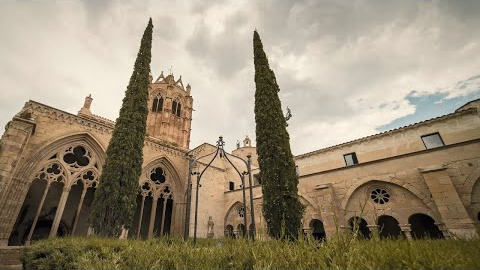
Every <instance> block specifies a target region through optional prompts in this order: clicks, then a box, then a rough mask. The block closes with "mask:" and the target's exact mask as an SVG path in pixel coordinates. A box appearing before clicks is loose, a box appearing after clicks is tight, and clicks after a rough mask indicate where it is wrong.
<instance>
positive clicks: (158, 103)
mask: <svg viewBox="0 0 480 270" xmlns="http://www.w3.org/2000/svg"><path fill="white" fill-rule="evenodd" d="M162 110H163V97H162V96H160V95H159V96H157V97H155V98H154V99H153V104H152V112H161V111H162Z"/></svg>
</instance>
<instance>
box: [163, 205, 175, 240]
mask: <svg viewBox="0 0 480 270" xmlns="http://www.w3.org/2000/svg"><path fill="white" fill-rule="evenodd" d="M172 212H173V200H172V199H167V204H166V209H165V223H164V224H163V235H167V234H170V233H171V232H170V228H171V226H172Z"/></svg>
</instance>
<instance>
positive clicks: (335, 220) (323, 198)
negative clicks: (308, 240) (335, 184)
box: [314, 183, 343, 239]
mask: <svg viewBox="0 0 480 270" xmlns="http://www.w3.org/2000/svg"><path fill="white" fill-rule="evenodd" d="M314 189H315V190H316V191H317V194H315V195H316V196H317V198H318V203H319V205H320V212H321V215H322V219H323V220H322V222H323V226H324V229H325V234H326V237H327V239H330V237H332V236H333V235H334V234H335V233H336V232H337V225H338V224H343V216H340V215H339V212H340V211H339V207H338V205H337V204H336V199H335V194H334V192H333V189H332V184H330V183H327V184H322V185H317V186H316V187H315V188H314Z"/></svg>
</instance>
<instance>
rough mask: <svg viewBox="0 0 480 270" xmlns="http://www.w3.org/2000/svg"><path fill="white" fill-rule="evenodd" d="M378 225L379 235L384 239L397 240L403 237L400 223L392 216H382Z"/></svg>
mask: <svg viewBox="0 0 480 270" xmlns="http://www.w3.org/2000/svg"><path fill="white" fill-rule="evenodd" d="M377 224H378V230H379V235H380V237H382V238H397V237H399V236H401V235H402V230H401V229H400V226H399V224H398V221H397V220H396V219H395V218H394V217H392V216H388V215H383V216H380V217H379V218H378V222H377Z"/></svg>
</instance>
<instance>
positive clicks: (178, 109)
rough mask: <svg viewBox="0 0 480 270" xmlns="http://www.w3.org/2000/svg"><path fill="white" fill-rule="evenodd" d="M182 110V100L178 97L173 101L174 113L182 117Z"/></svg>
mask: <svg viewBox="0 0 480 270" xmlns="http://www.w3.org/2000/svg"><path fill="white" fill-rule="evenodd" d="M181 110H182V104H180V101H179V100H178V99H174V100H173V102H172V114H174V115H176V116H178V117H180V113H181Z"/></svg>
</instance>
